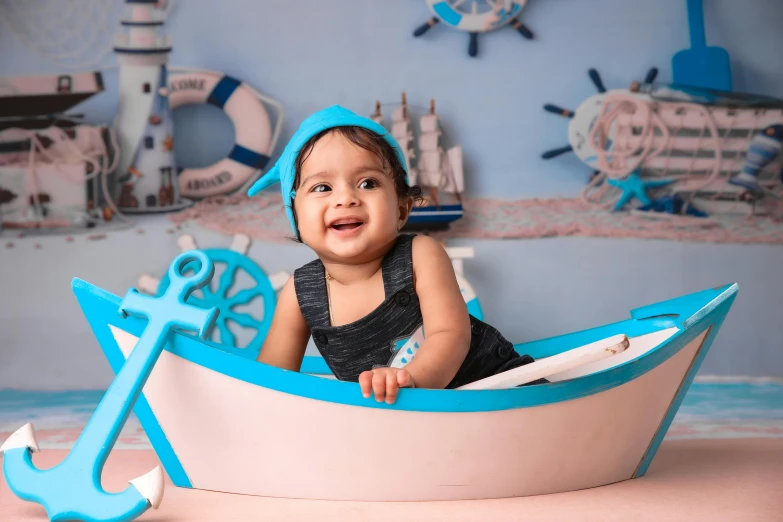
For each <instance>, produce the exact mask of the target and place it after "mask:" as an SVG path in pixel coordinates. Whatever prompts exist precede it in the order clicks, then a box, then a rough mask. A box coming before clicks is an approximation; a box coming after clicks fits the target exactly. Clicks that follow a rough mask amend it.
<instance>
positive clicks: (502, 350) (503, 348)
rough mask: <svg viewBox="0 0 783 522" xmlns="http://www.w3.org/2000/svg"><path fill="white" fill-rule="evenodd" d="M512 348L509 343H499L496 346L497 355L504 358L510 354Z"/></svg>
mask: <svg viewBox="0 0 783 522" xmlns="http://www.w3.org/2000/svg"><path fill="white" fill-rule="evenodd" d="M513 349H514V347H513V346H512V345H511V343H500V344H498V347H497V354H498V357H500V358H501V359H506V358H507V357H508V356H509V355H511V351H512V350H513Z"/></svg>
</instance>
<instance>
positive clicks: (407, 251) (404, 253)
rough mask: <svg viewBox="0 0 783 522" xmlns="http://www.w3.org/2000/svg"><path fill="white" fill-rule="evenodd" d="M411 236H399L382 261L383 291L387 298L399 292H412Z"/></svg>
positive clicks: (412, 236)
mask: <svg viewBox="0 0 783 522" xmlns="http://www.w3.org/2000/svg"><path fill="white" fill-rule="evenodd" d="M414 237H416V236H415V235H412V234H401V235H400V236H399V238H397V243H395V245H394V246H393V247H392V249H391V250H390V251H389V253H387V254H386V257H385V258H384V259H383V265H382V270H381V271H382V273H383V291H384V293H385V295H386V297H387V298H389V297H390V296H393V295H394V294H395V293H397V292H398V291H399V290H407V291H409V292H414V290H415V289H414V287H413V238H414Z"/></svg>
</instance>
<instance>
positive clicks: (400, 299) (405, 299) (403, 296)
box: [394, 290, 411, 306]
mask: <svg viewBox="0 0 783 522" xmlns="http://www.w3.org/2000/svg"><path fill="white" fill-rule="evenodd" d="M394 300H395V301H396V302H397V304H398V305H400V306H408V303H410V302H411V296H410V295H408V292H406V291H405V290H400V291H399V292H397V293H396V294H394Z"/></svg>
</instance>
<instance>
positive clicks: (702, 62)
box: [672, 0, 731, 91]
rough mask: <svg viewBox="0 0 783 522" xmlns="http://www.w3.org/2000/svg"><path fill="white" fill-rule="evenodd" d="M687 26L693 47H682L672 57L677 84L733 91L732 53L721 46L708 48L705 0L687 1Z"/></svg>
mask: <svg viewBox="0 0 783 522" xmlns="http://www.w3.org/2000/svg"><path fill="white" fill-rule="evenodd" d="M688 27H689V29H690V37H691V48H690V49H683V50H682V51H680V52H678V53H677V54H675V55H674V57H673V58H672V73H673V76H674V83H676V84H681V85H689V86H693V87H705V88H707V89H712V90H716V91H730V90H731V63H730V61H729V53H728V52H727V51H726V49H723V48H722V47H707V39H706V36H705V32H704V11H703V9H702V0H688Z"/></svg>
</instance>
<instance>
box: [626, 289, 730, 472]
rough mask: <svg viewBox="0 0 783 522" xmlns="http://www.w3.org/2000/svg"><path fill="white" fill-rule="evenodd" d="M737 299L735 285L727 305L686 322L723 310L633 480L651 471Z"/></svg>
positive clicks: (717, 303) (714, 305)
mask: <svg viewBox="0 0 783 522" xmlns="http://www.w3.org/2000/svg"><path fill="white" fill-rule="evenodd" d="M736 297H737V287H736V285H734V292H733V293H732V295H731V296H730V297H729V298H728V299H726V300H725V303H724V302H723V301H718V300H716V301H714V302H712V303H710V304H708V305H707V306H705V307H703V308H702V309H701V310H699V311H698V312H696V313H695V314H694V315H693V316H691V317H690V318H689V319H687V320H686V321H684V322H685V323H689V322H690V324H695V323H696V322H698V321H699V320H700V319H701V318H703V317H706V316H707V315H709V314H710V313H712V312H713V310H716V309H718V308H719V307H720V308H723V313H720V314H718V315H717V317H716V318H715V319H714V320H713V321H714V324H713V325H712V326H710V332H709V333H708V334H707V336H706V337H705V338H704V341H703V342H702V346H701V347H700V348H699V352H698V353H697V354H696V357H695V358H694V360H693V363H691V367H690V368H689V369H688V373H687V374H686V375H685V378H684V379H683V381H682V384H681V385H680V389H679V390H677V395H675V397H674V400H672V403H671V406H669V410H668V411H667V412H666V415H665V417H664V419H663V421H662V422H661V425H660V426H659V427H658V431H657V432H656V433H655V437H654V438H653V440H652V442H651V443H650V447H649V448H647V452H646V453H645V454H644V457H642V461H641V462H640V463H639V467H638V468H637V469H636V471H635V472H634V475H633V478H637V477H641V476H643V475H644V474H645V473H647V470H648V469H649V467H650V464H651V463H652V460H653V458H654V457H655V454H656V453H657V452H658V448H660V446H661V443H662V442H663V438H664V437H665V436H666V432H667V431H669V427H670V426H671V424H672V421H674V417H675V415H676V414H677V410H679V409H680V405H681V404H682V401H683V400H684V399H685V395H686V393H687V392H688V388H690V386H691V383H692V382H693V379H694V377H696V373H698V371H699V367H700V366H701V363H702V361H703V360H704V357H706V355H707V352H708V351H709V348H710V346H711V345H712V341H714V340H715V336H716V335H718V331H719V330H720V327H721V326H722V325H723V320H724V319H725V318H726V313H727V312H728V310H729V308H731V305H732V303H733V302H734V299H736Z"/></svg>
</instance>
